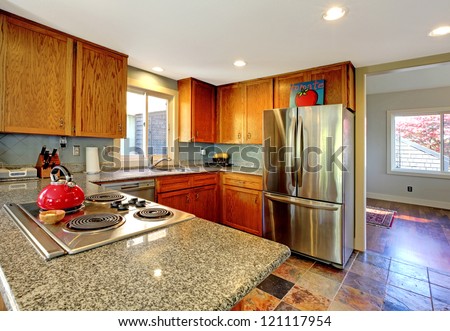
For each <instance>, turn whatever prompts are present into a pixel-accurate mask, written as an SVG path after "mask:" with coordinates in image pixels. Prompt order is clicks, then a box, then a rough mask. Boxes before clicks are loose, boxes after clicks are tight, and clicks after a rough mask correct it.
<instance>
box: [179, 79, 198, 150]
mask: <svg viewBox="0 0 450 331" xmlns="http://www.w3.org/2000/svg"><path fill="white" fill-rule="evenodd" d="M191 81H192V79H191V78H185V79H181V80H179V81H178V98H179V102H178V118H179V120H180V121H179V123H181V122H182V123H183V125H178V139H179V140H180V141H183V142H190V141H191V139H192V130H193V125H194V123H193V119H192V102H191V98H192V84H191Z"/></svg>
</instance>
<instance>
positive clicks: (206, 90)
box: [178, 78, 216, 143]
mask: <svg viewBox="0 0 450 331" xmlns="http://www.w3.org/2000/svg"><path fill="white" fill-rule="evenodd" d="M178 96H179V102H178V107H179V109H178V117H179V126H178V135H179V139H180V141H183V142H190V141H197V142H211V143H212V142H215V140H216V108H215V107H216V106H215V105H216V103H215V100H216V89H215V86H213V85H211V84H208V83H205V82H202V81H199V80H197V79H194V78H185V79H181V80H179V81H178Z"/></svg>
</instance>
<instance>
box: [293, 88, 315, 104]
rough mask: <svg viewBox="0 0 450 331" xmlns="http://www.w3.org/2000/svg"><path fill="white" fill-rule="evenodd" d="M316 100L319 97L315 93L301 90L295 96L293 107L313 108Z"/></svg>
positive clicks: (306, 89)
mask: <svg viewBox="0 0 450 331" xmlns="http://www.w3.org/2000/svg"><path fill="white" fill-rule="evenodd" d="M318 98H319V96H318V95H317V92H316V91H314V90H311V89H308V88H302V89H301V90H300V92H298V93H297V95H296V96H295V105H296V106H297V107H302V106H314V105H315V104H316V103H317V100H318Z"/></svg>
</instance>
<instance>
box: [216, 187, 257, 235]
mask: <svg viewBox="0 0 450 331" xmlns="http://www.w3.org/2000/svg"><path fill="white" fill-rule="evenodd" d="M261 199H262V192H261V191H257V190H249V189H245V188H240V187H235V186H228V185H224V186H223V187H222V223H223V224H225V225H228V226H231V227H233V228H236V229H239V230H242V231H246V232H248V233H252V234H255V235H257V236H261V235H262V210H261V208H262V204H261V201H262V200H261Z"/></svg>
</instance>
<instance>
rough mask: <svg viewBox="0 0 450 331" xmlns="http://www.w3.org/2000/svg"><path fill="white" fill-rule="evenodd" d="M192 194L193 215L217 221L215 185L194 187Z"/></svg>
mask: <svg viewBox="0 0 450 331" xmlns="http://www.w3.org/2000/svg"><path fill="white" fill-rule="evenodd" d="M192 194H193V199H194V201H195V204H194V212H193V213H194V214H195V216H197V217H200V218H203V219H206V220H208V221H213V222H217V219H218V215H217V185H208V186H204V187H200V188H196V189H195V190H194V191H193V192H192Z"/></svg>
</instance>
